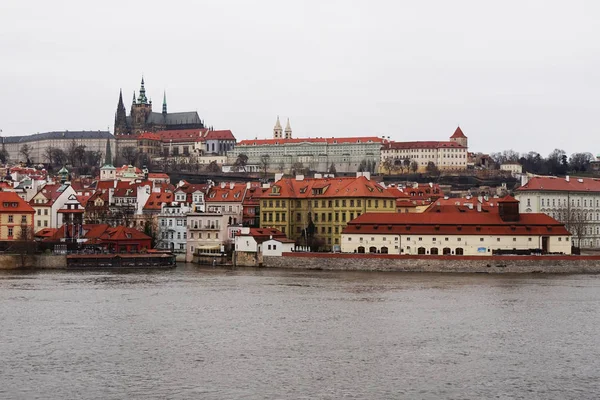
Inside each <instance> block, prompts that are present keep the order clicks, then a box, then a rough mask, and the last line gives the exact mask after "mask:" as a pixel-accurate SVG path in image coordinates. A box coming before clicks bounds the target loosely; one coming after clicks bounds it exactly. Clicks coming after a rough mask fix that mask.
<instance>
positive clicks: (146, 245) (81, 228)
mask: <svg viewBox="0 0 600 400" xmlns="http://www.w3.org/2000/svg"><path fill="white" fill-rule="evenodd" d="M73 241H76V242H78V243H81V244H82V245H83V246H86V245H87V246H89V245H94V246H97V247H102V248H105V249H106V250H107V251H109V252H112V253H138V252H140V251H145V250H148V249H150V248H151V245H152V238H151V237H150V236H148V235H146V234H144V233H142V232H140V231H138V230H136V229H134V228H128V227H125V226H117V227H114V228H113V227H111V226H109V225H108V224H83V225H78V226H77V225H63V226H61V227H60V228H58V229H57V230H56V231H55V232H54V233H53V234H52V235H51V236H48V237H46V238H45V239H44V240H43V242H44V243H46V244H47V245H51V244H52V243H68V242H73Z"/></svg>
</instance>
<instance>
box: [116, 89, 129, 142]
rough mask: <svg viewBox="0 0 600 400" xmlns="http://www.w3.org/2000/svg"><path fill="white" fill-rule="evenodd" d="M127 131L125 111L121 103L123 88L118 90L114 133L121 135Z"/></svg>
mask: <svg viewBox="0 0 600 400" xmlns="http://www.w3.org/2000/svg"><path fill="white" fill-rule="evenodd" d="M126 132H127V112H126V111H125V105H124V104H123V90H119V103H118V104H117V112H116V114H115V129H114V134H115V135H122V134H124V133H126Z"/></svg>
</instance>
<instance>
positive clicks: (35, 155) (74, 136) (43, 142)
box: [0, 131, 115, 164]
mask: <svg viewBox="0 0 600 400" xmlns="http://www.w3.org/2000/svg"><path fill="white" fill-rule="evenodd" d="M0 139H1V141H2V145H3V146H4V148H5V149H6V151H7V152H8V155H9V159H10V160H11V161H12V162H19V161H23V162H25V161H27V160H26V159H25V156H24V155H23V153H22V149H23V146H24V145H27V146H28V147H29V160H30V161H31V162H32V163H34V164H38V163H45V162H48V160H47V159H46V157H45V155H44V153H45V151H46V149H48V148H52V147H54V148H58V149H61V150H63V151H65V152H66V151H68V149H69V148H70V147H71V146H72V144H73V143H75V145H77V146H80V145H83V146H85V149H86V150H88V151H97V152H100V153H102V155H103V156H104V155H105V151H106V141H107V140H108V142H109V143H110V146H111V150H112V152H113V154H115V138H114V136H113V135H112V134H111V133H110V132H107V131H73V132H71V131H64V132H46V133H36V134H34V135H29V136H3V137H2V138H0Z"/></svg>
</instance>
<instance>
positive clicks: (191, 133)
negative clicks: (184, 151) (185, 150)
mask: <svg viewBox="0 0 600 400" xmlns="http://www.w3.org/2000/svg"><path fill="white" fill-rule="evenodd" d="M203 131H205V130H204V129H180V130H166V131H160V132H158V134H159V135H160V139H161V140H162V141H163V142H164V143H170V142H173V143H181V142H195V141H196V140H197V139H198V138H200V137H201V135H202V133H203Z"/></svg>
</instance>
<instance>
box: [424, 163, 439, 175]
mask: <svg viewBox="0 0 600 400" xmlns="http://www.w3.org/2000/svg"><path fill="white" fill-rule="evenodd" d="M425 171H426V172H427V175H429V176H434V177H439V176H440V169H439V168H438V167H437V165H435V163H433V162H432V161H429V162H428V163H427V167H426V168H425Z"/></svg>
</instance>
